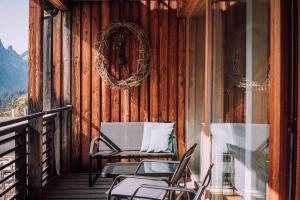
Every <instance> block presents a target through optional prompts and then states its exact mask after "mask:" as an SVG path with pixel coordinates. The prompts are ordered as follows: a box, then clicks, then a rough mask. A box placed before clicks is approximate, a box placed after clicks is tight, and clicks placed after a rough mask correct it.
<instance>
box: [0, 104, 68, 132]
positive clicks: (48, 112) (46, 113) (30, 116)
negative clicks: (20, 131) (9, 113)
mask: <svg viewBox="0 0 300 200" xmlns="http://www.w3.org/2000/svg"><path fill="white" fill-rule="evenodd" d="M71 109H72V105H67V106H65V107H62V108H56V109H52V110H46V111H42V112H37V113H34V114H30V115H26V116H24V117H18V118H14V119H10V120H7V121H3V122H0V127H4V126H9V125H12V124H16V123H19V122H23V121H26V120H30V119H34V118H37V117H40V116H43V115H48V114H53V113H57V112H62V111H66V110H71Z"/></svg>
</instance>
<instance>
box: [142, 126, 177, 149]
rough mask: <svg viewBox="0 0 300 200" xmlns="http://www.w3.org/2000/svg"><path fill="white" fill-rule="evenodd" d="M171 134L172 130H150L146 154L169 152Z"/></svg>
mask: <svg viewBox="0 0 300 200" xmlns="http://www.w3.org/2000/svg"><path fill="white" fill-rule="evenodd" d="M172 133H173V128H159V129H152V130H151V138H150V144H149V147H148V151H147V152H149V153H151V152H154V153H158V152H171V144H172Z"/></svg>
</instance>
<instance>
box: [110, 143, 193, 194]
mask: <svg viewBox="0 0 300 200" xmlns="http://www.w3.org/2000/svg"><path fill="white" fill-rule="evenodd" d="M196 146H197V144H194V145H193V146H192V147H191V148H190V149H189V150H187V152H186V153H185V154H184V156H183V158H182V160H181V161H180V163H179V165H178V167H177V169H176V170H175V172H174V174H173V176H172V177H171V180H170V181H168V180H165V179H161V178H154V177H145V176H128V175H120V176H118V177H117V178H116V179H115V180H114V182H113V184H112V186H111V187H110V189H109V191H108V192H107V193H108V199H111V198H112V197H116V198H130V197H132V196H135V197H137V198H151V199H164V198H165V197H166V195H167V193H168V191H167V190H153V189H147V188H143V187H142V185H152V186H159V187H161V186H162V187H176V186H178V182H179V180H180V179H181V177H182V175H183V173H184V172H185V170H186V167H187V164H188V162H189V160H190V158H191V156H192V154H193V152H194V150H195V148H196ZM139 167H140V166H139ZM139 167H138V168H137V171H138V170H139ZM122 179H123V180H122ZM121 180H122V181H121ZM120 181H121V182H120Z"/></svg>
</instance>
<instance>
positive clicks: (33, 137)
mask: <svg viewBox="0 0 300 200" xmlns="http://www.w3.org/2000/svg"><path fill="white" fill-rule="evenodd" d="M43 15H44V9H43V0H29V62H28V66H29V84H28V105H29V106H28V107H29V114H32V113H36V112H41V111H42V110H43V53H42V52H43ZM28 122H29V128H28V198H29V199H31V200H39V199H42V132H43V118H42V116H40V117H37V118H35V119H31V120H29V121H28Z"/></svg>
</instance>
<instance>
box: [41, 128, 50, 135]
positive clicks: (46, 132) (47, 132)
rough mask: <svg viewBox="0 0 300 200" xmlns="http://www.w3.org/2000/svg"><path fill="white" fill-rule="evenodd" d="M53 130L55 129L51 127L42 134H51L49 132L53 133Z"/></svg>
mask: <svg viewBox="0 0 300 200" xmlns="http://www.w3.org/2000/svg"><path fill="white" fill-rule="evenodd" d="M52 132H53V130H52V129H50V130H48V131H45V132H44V133H43V134H42V136H45V135H47V134H49V133H52Z"/></svg>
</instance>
